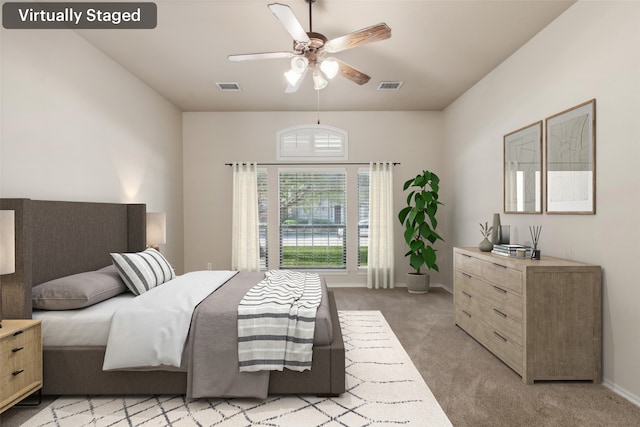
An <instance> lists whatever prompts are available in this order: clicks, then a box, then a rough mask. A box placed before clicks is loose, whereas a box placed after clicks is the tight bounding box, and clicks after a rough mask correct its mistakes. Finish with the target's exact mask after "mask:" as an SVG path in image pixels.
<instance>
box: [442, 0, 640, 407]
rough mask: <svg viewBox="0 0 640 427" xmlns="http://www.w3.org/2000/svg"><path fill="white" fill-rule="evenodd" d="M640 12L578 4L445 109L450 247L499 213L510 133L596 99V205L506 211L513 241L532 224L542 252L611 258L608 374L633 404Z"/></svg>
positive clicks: (603, 261)
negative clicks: (580, 211)
mask: <svg viewBox="0 0 640 427" xmlns="http://www.w3.org/2000/svg"><path fill="white" fill-rule="evenodd" d="M639 22H640V3H639V2H578V3H577V4H575V5H574V6H572V7H571V8H570V9H569V10H568V11H567V12H565V13H564V14H563V15H561V16H560V17H559V18H558V19H557V20H556V21H554V22H553V23H552V24H551V25H550V26H549V27H547V28H546V29H545V30H543V31H542V32H541V33H540V34H538V35H537V36H536V37H535V38H534V39H533V40H531V41H530V42H529V43H528V44H527V45H525V46H524V47H523V48H522V49H520V50H519V51H517V52H516V53H515V54H514V55H513V56H512V57H510V58H509V59H508V60H506V61H505V62H504V63H503V64H502V65H501V66H499V67H498V68H497V69H495V70H494V71H493V72H492V73H491V74H489V75H488V76H487V77H486V78H484V79H483V80H482V81H481V82H480V83H478V84H477V85H475V86H474V87H473V88H472V89H471V90H469V91H468V92H467V93H466V94H464V95H463V96H462V97H461V98H460V99H458V100H457V101H456V102H455V103H454V104H452V105H451V106H450V107H449V108H447V109H446V111H445V114H444V121H445V133H446V152H445V164H446V165H447V166H448V169H447V171H448V173H447V174H446V179H447V181H449V182H450V183H451V186H452V194H453V200H452V202H451V206H450V208H451V209H450V212H451V215H452V217H451V219H450V228H449V229H448V234H449V235H450V236H451V238H450V239H449V240H448V245H449V246H452V245H469V246H475V245H477V244H478V243H479V242H480V240H482V236H481V235H480V232H479V226H478V222H480V221H483V222H484V221H491V215H492V214H493V213H494V212H501V211H502V137H503V135H504V134H506V133H508V132H511V131H513V130H516V129H518V128H520V127H522V126H525V125H527V124H530V123H532V122H535V121H537V120H540V119H544V118H545V117H547V116H550V115H552V114H555V113H557V112H560V111H563V110H565V109H567V108H569V107H572V106H574V105H577V104H579V103H581V102H584V101H587V100H589V99H592V98H596V102H597V106H596V110H597V112H596V117H597V131H596V139H597V141H596V151H597V154H596V168H597V185H596V186H597V195H596V200H597V208H596V209H597V213H596V215H546V214H545V215H505V214H502V215H501V217H502V223H503V224H510V225H511V227H512V236H515V241H514V243H523V242H525V241H526V240H528V235H529V231H528V226H530V225H542V234H541V237H540V247H541V250H542V253H543V254H547V255H553V256H559V257H568V258H573V259H576V260H580V261H585V262H590V263H595V264H600V265H602V268H603V297H604V303H603V321H604V324H603V333H604V378H605V383H606V384H608V385H609V386H610V387H612V388H614V389H616V390H617V391H618V392H620V393H621V394H623V395H626V396H627V397H629V398H630V399H631V400H634V401H635V402H636V403H640V369H638V361H639V360H640V340H639V339H638V333H637V331H638V330H639V329H640V309H639V304H640V286H638V283H639V279H638V275H637V271H636V270H637V268H636V263H637V252H638V251H637V245H638V241H639V240H640V222H639V221H638V215H637V212H640V198H639V197H638V195H639V194H640V193H639V190H638V184H639V183H640V179H639V178H638V173H637V167H638V160H640V143H639V142H640V126H638V114H639V113H640V108H639V107H638V100H639V99H640V80H639V79H640V50H639V49H638V46H640V26H639V25H638V23H639ZM529 240H530V239H529ZM450 249H451V248H450V247H449V248H448V249H447V250H450ZM447 280H450V279H447Z"/></svg>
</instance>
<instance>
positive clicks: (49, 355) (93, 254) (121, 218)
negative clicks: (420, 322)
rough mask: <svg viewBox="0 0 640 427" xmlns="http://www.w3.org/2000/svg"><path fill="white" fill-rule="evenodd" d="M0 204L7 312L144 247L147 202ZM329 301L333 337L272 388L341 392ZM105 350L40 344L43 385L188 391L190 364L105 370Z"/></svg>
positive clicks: (98, 390)
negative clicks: (38, 289)
mask: <svg viewBox="0 0 640 427" xmlns="http://www.w3.org/2000/svg"><path fill="white" fill-rule="evenodd" d="M0 209H3V210H14V211H15V218H16V272H15V273H14V274H12V275H8V276H4V277H3V282H2V300H1V301H2V313H3V317H4V318H31V317H32V313H33V309H32V294H31V290H32V287H33V286H36V285H38V284H41V283H44V282H47V281H50V280H53V279H57V278H60V277H65V276H69V275H73V274H76V273H81V272H86V271H93V270H98V269H101V268H102V267H105V266H108V265H110V264H111V257H110V255H109V254H110V253H112V252H120V253H124V252H139V251H143V250H144V249H145V240H146V231H145V228H146V225H145V218H146V206H145V205H144V204H118V203H90V202H63V201H42V200H30V199H0ZM214 294H215V292H214ZM205 301H208V300H205ZM326 303H327V307H328V316H329V317H330V319H331V322H330V325H331V331H332V339H331V342H330V343H329V344H324V345H314V346H313V365H312V368H311V370H306V371H302V372H297V371H291V370H287V369H285V370H283V371H271V372H270V374H269V381H268V393H269V394H270V395H276V394H313V395H339V394H341V393H343V392H344V390H345V351H344V343H343V340H342V333H341V330H340V322H339V319H338V315H337V309H336V305H335V300H334V296H333V293H332V292H330V291H328V292H326ZM104 357H105V347H104V346H100V345H83V346H71V347H70V346H61V345H55V346H47V345H45V346H43V363H44V366H43V374H44V380H43V384H44V386H43V389H42V393H43V394H45V395H135V394H187V383H188V378H187V377H188V373H187V372H184V371H171V370H135V371H129V370H119V371H104V370H103V369H102V367H103V361H104ZM208 397H217V396H208Z"/></svg>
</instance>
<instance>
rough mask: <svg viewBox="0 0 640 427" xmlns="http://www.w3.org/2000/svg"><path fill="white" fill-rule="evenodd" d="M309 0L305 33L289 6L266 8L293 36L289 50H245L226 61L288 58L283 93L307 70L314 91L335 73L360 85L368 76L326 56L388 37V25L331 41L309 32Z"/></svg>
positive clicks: (291, 89) (295, 85) (294, 87)
mask: <svg viewBox="0 0 640 427" xmlns="http://www.w3.org/2000/svg"><path fill="white" fill-rule="evenodd" d="M305 1H306V2H307V3H309V31H308V32H306V31H305V30H304V29H303V28H302V25H301V24H300V21H298V19H297V18H296V16H295V14H294V13H293V11H292V10H291V9H290V8H289V6H287V5H284V4H280V3H272V4H270V5H268V7H269V9H270V10H271V12H273V14H274V15H275V16H276V18H278V20H279V21H280V23H282V25H283V26H284V27H285V29H286V30H287V32H288V33H289V34H290V35H291V37H293V51H292V52H263V53H249V54H242V55H229V56H228V59H229V61H234V62H235V61H253V60H258V59H279V58H291V70H289V71H287V72H286V73H285V77H286V78H287V81H288V83H289V84H288V86H287V88H286V90H285V92H287V93H292V92H296V91H297V90H298V88H299V87H300V83H301V82H302V81H303V80H304V77H305V76H306V74H307V72H308V71H309V70H311V72H312V75H313V87H314V88H315V89H316V90H320V89H323V88H324V87H326V86H327V84H328V80H327V79H332V78H334V77H335V76H336V75H337V74H338V73H340V75H342V76H343V77H346V78H347V79H349V80H351V81H353V82H354V83H357V84H359V85H363V84H365V83H367V82H368V81H369V79H370V78H371V77H369V76H368V75H366V74H365V73H363V72H362V71H359V70H356V69H355V68H353V67H352V66H350V65H348V64H346V63H344V62H342V61H340V60H339V59H336V58H333V57H327V53H337V52H342V51H343V50H347V49H352V48H354V47H358V46H363V45H365V44H368V43H372V42H377V41H381V40H386V39H388V38H390V37H391V28H389V27H388V26H387V24H385V23H384V22H383V23H380V24H377V25H373V26H371V27H367V28H363V29H361V30H358V31H354V32H352V33H349V34H346V35H344V36H342V37H338V38H335V39H332V40H328V39H327V38H326V37H325V36H324V35H322V34H320V33H316V32H313V27H312V19H311V5H312V4H313V3H315V1H316V0H305Z"/></svg>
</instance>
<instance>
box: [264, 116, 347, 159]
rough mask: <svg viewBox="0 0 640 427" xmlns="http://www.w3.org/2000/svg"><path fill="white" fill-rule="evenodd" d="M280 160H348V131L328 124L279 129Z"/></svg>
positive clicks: (277, 153) (278, 146) (278, 155)
mask: <svg viewBox="0 0 640 427" xmlns="http://www.w3.org/2000/svg"><path fill="white" fill-rule="evenodd" d="M276 139H277V151H276V156H277V159H278V160H284V161H287V160H290V161H301V160H306V161H331V160H348V150H347V148H348V133H347V131H345V130H342V129H338V128H335V127H332V126H326V125H313V124H309V125H298V126H292V127H289V128H286V129H282V130H280V131H278V133H277V135H276Z"/></svg>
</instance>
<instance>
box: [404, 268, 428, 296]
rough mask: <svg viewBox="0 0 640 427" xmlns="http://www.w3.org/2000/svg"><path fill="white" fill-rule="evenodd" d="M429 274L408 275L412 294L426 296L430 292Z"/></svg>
mask: <svg viewBox="0 0 640 427" xmlns="http://www.w3.org/2000/svg"><path fill="white" fill-rule="evenodd" d="M429 279H430V276H429V275H428V274H415V273H407V289H408V290H409V293H410V294H426V293H427V292H429V281H430V280H429Z"/></svg>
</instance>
